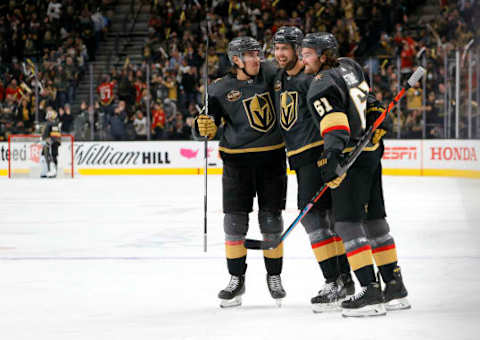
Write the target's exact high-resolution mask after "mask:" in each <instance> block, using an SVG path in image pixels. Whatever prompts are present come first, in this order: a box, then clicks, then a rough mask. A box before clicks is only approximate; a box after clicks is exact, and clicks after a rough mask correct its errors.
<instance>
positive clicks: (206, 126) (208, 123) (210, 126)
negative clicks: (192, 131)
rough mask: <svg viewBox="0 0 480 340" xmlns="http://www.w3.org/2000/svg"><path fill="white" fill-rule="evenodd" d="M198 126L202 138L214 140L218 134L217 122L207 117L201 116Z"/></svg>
mask: <svg viewBox="0 0 480 340" xmlns="http://www.w3.org/2000/svg"><path fill="white" fill-rule="evenodd" d="M197 126H198V133H199V134H200V136H203V137H208V139H212V138H213V137H215V135H216V134H217V126H216V125H215V122H214V121H213V120H212V119H211V118H210V117H209V116H207V115H199V116H198V117H197Z"/></svg>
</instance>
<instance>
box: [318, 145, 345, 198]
mask: <svg viewBox="0 0 480 340" xmlns="http://www.w3.org/2000/svg"><path fill="white" fill-rule="evenodd" d="M342 160H343V155H342V153H341V151H339V150H331V151H327V152H324V153H323V155H322V158H321V159H320V160H319V161H318V162H317V165H318V166H319V167H320V175H321V176H322V180H323V181H324V182H325V183H327V185H328V186H329V187H330V188H331V189H335V188H336V187H338V186H339V185H340V183H342V181H343V179H344V178H345V176H346V173H344V174H343V175H341V176H338V174H337V171H336V170H337V167H338V166H339V165H340V164H341V161H342Z"/></svg>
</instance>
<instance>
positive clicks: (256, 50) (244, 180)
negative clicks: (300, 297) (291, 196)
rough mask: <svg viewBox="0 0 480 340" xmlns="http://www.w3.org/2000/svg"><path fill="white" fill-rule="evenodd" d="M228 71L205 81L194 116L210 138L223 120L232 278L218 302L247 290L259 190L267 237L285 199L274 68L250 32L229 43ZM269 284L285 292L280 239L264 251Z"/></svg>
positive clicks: (231, 301)
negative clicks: (204, 103) (249, 239)
mask: <svg viewBox="0 0 480 340" xmlns="http://www.w3.org/2000/svg"><path fill="white" fill-rule="evenodd" d="M228 58H229V59H230V62H231V63H232V64H233V68H232V73H231V74H229V75H227V76H225V77H223V78H221V79H219V80H216V81H215V82H214V83H212V84H210V85H209V87H208V113H209V114H210V115H211V116H207V115H205V114H201V115H199V116H198V117H197V118H196V121H195V127H196V131H197V132H198V133H199V134H200V135H201V136H205V137H208V138H210V139H211V138H213V137H214V136H215V134H216V132H217V127H218V126H219V125H220V124H222V122H223V124H224V126H223V135H222V138H221V140H220V146H219V151H220V155H221V157H222V160H223V176H222V189H223V212H224V214H225V215H224V231H225V249H226V257H227V267H228V271H229V273H230V275H231V278H230V283H229V284H228V285H227V287H226V288H225V289H223V290H221V291H220V293H219V294H218V297H219V298H220V299H221V304H220V306H221V307H228V306H236V305H240V304H241V295H242V294H243V293H244V292H245V272H246V269H247V264H246V257H247V249H246V248H245V246H244V244H243V243H244V240H245V235H246V234H247V231H248V218H249V213H250V212H251V211H252V208H253V199H254V197H255V196H257V201H258V207H259V212H258V222H259V226H260V230H261V233H262V235H263V237H264V239H265V240H275V239H278V238H279V237H280V235H281V233H282V230H283V220H282V214H281V211H282V210H283V209H284V208H285V201H286V184H287V177H286V155H285V145H284V143H283V141H282V136H281V134H280V131H279V129H278V128H277V119H276V115H275V111H274V110H275V109H274V104H273V90H272V88H271V86H270V84H272V83H273V77H274V76H275V74H276V72H277V69H276V68H275V67H273V65H271V64H269V63H264V62H261V59H262V56H261V46H260V44H259V43H258V42H257V41H256V40H255V39H253V38H250V37H241V38H235V39H233V40H232V41H231V42H230V43H229V44H228ZM264 261H265V267H266V270H267V285H268V289H269V291H270V294H271V296H272V297H273V298H274V299H276V300H277V302H279V300H280V299H282V298H283V297H285V295H286V294H285V290H284V289H283V287H282V282H281V278H280V273H281V271H282V263H283V244H280V245H279V246H278V247H277V248H275V249H273V250H265V251H264Z"/></svg>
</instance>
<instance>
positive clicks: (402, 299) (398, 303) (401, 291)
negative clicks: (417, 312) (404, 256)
mask: <svg viewBox="0 0 480 340" xmlns="http://www.w3.org/2000/svg"><path fill="white" fill-rule="evenodd" d="M407 295H408V292H407V289H406V288H405V285H404V284H403V279H402V273H401V271H400V267H398V266H397V267H395V269H394V270H393V280H391V281H390V282H387V284H386V287H385V290H384V291H383V297H384V299H385V308H386V309H387V310H388V311H393V310H401V309H408V308H411V307H412V306H411V305H410V303H409V302H408V299H407Z"/></svg>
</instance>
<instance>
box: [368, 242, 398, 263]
mask: <svg viewBox="0 0 480 340" xmlns="http://www.w3.org/2000/svg"><path fill="white" fill-rule="evenodd" d="M372 253H373V257H374V258H375V263H376V264H377V266H383V265H386V264H389V263H393V262H397V261H398V258H397V249H396V248H395V244H390V245H388V246H384V247H378V248H375V249H373V251H372Z"/></svg>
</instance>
